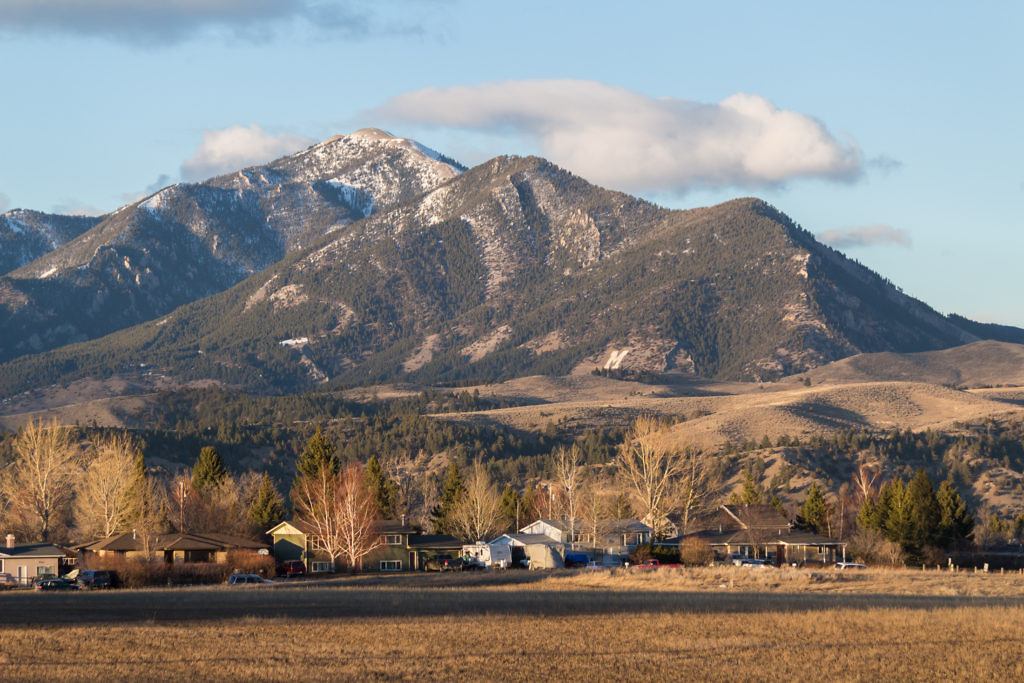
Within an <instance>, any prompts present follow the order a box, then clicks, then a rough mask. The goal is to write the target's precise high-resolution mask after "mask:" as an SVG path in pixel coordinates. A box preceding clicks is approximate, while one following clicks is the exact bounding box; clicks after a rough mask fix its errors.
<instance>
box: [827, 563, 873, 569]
mask: <svg viewBox="0 0 1024 683" xmlns="http://www.w3.org/2000/svg"><path fill="white" fill-rule="evenodd" d="M835 568H836V569H838V570H839V571H844V570H846V569H867V568H868V566H867V565H866V564H861V563H860V562H836V565H835Z"/></svg>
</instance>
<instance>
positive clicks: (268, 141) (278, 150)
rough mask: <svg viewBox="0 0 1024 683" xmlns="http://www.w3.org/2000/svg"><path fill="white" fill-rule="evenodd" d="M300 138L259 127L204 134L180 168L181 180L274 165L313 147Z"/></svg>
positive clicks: (236, 127)
mask: <svg viewBox="0 0 1024 683" xmlns="http://www.w3.org/2000/svg"><path fill="white" fill-rule="evenodd" d="M313 142H314V141H313V140H312V139H310V138H307V137H303V136H301V135H291V134H289V133H281V134H279V135H274V134H273V133H268V132H266V131H264V130H263V129H262V128H260V127H259V126H258V125H256V124H255V123H254V124H251V125H250V126H248V127H246V126H241V125H235V126H230V127H228V128H223V129H220V130H208V131H205V132H204V133H203V142H202V144H200V145H199V149H197V150H196V153H195V154H193V155H192V156H191V157H189V158H188V159H186V160H185V162H184V163H182V165H181V177H182V179H184V180H188V181H192V180H202V179H204V178H209V177H211V176H215V175H219V174H221V173H228V172H230V171H234V170H237V169H239V168H244V167H246V166H253V165H256V164H261V163H266V162H268V161H273V160H274V159H277V158H279V157H282V156H285V155H287V154H292V153H294V152H297V151H299V150H300V149H302V148H303V147H308V146H309V145H311V144H313Z"/></svg>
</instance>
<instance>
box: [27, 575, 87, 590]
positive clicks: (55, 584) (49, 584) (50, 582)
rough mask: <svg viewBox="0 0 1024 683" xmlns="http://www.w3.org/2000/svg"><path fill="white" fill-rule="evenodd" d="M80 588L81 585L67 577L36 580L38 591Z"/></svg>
mask: <svg viewBox="0 0 1024 683" xmlns="http://www.w3.org/2000/svg"><path fill="white" fill-rule="evenodd" d="M80 588H81V586H79V585H78V584H77V583H75V582H74V581H68V580H67V579H60V578H57V577H54V578H50V579H39V580H38V581H36V585H35V589H36V590H37V591H76V590H79V589H80Z"/></svg>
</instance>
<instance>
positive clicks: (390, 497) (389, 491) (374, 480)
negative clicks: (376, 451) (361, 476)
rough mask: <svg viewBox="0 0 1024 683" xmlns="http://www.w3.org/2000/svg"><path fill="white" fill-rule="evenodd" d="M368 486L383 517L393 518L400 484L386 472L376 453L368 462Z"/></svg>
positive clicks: (366, 472) (366, 473) (366, 471)
mask: <svg viewBox="0 0 1024 683" xmlns="http://www.w3.org/2000/svg"><path fill="white" fill-rule="evenodd" d="M365 476H366V487H367V488H368V489H369V491H370V495H371V496H373V501H374V503H375V504H376V505H377V510H378V512H379V513H380V516H381V518H383V519H391V518H393V517H394V516H395V502H396V501H397V499H398V484H396V483H395V482H394V481H393V480H392V479H391V477H389V476H388V475H387V473H386V472H384V468H383V467H381V466H380V460H378V459H377V456H376V455H373V456H371V457H370V460H369V462H367V463H366V470H365Z"/></svg>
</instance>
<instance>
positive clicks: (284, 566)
mask: <svg viewBox="0 0 1024 683" xmlns="http://www.w3.org/2000/svg"><path fill="white" fill-rule="evenodd" d="M277 575H278V576H283V577H285V578H289V577H292V576H305V575H306V563H305V562H303V561H302V560H285V561H284V562H282V563H281V564H279V565H277Z"/></svg>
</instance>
